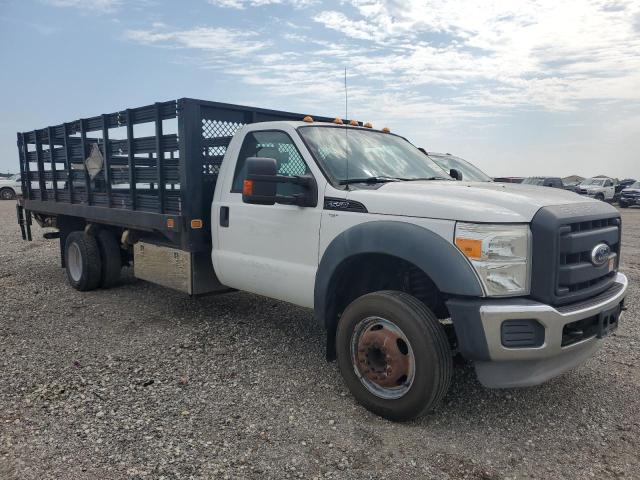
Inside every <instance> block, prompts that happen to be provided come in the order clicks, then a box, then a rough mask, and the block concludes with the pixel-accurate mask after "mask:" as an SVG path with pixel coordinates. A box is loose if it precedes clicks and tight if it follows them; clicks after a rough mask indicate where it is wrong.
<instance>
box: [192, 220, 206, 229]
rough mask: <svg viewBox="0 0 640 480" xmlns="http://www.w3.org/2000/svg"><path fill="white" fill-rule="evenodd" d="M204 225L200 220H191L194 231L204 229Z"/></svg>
mask: <svg viewBox="0 0 640 480" xmlns="http://www.w3.org/2000/svg"><path fill="white" fill-rule="evenodd" d="M202 225H203V222H202V220H200V219H199V218H194V219H193V220H191V228H193V229H194V230H197V229H200V228H202Z"/></svg>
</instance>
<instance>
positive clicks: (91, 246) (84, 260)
mask: <svg viewBox="0 0 640 480" xmlns="http://www.w3.org/2000/svg"><path fill="white" fill-rule="evenodd" d="M65 267H66V271H67V279H68V280H69V283H70V284H71V286H72V287H73V288H75V289H76V290H79V291H81V292H85V291H89V290H95V289H96V288H98V287H102V288H110V287H112V286H114V285H116V284H117V282H118V280H119V278H120V270H121V267H122V259H121V256H120V246H119V245H118V242H117V240H116V239H115V237H114V236H113V234H111V233H110V232H108V231H106V230H101V231H100V232H98V234H97V235H96V236H93V235H88V234H86V233H84V232H80V231H76V232H71V233H70V234H69V235H68V236H67V240H66V243H65Z"/></svg>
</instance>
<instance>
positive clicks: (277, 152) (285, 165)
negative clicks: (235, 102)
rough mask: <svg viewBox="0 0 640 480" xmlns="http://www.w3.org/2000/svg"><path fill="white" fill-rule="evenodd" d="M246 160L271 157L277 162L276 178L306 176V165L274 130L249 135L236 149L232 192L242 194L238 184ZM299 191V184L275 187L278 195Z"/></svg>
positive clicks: (288, 139)
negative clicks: (236, 159) (237, 150)
mask: <svg viewBox="0 0 640 480" xmlns="http://www.w3.org/2000/svg"><path fill="white" fill-rule="evenodd" d="M249 157H265V158H274V159H275V160H276V162H277V163H278V175H285V176H289V177H295V176H301V175H306V174H308V173H309V168H308V167H307V164H306V163H305V162H304V160H303V159H302V155H300V152H299V151H298V149H297V148H296V146H295V145H294V143H293V140H291V137H289V135H287V134H286V133H284V132H281V131H278V130H268V131H262V132H251V133H248V134H247V136H246V137H245V139H244V141H243V142H242V147H241V148H240V153H239V155H238V162H237V163H236V171H235V173H234V175H233V184H232V187H231V192H232V193H239V192H242V182H243V181H244V180H245V178H246V176H247V170H246V161H247V158H249ZM302 192H303V187H301V186H300V185H294V184H290V183H279V184H278V195H295V194H297V193H302Z"/></svg>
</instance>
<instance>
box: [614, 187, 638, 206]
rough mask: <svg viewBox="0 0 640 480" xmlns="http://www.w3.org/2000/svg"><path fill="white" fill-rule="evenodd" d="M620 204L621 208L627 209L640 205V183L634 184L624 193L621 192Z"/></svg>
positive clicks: (623, 191)
mask: <svg viewBox="0 0 640 480" xmlns="http://www.w3.org/2000/svg"><path fill="white" fill-rule="evenodd" d="M620 183H622V182H620ZM618 204H619V205H620V207H621V208H627V207H630V206H631V205H640V182H634V183H632V184H631V185H629V186H628V187H627V188H625V189H624V190H622V192H620V199H619V200H618Z"/></svg>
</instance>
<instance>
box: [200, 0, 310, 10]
mask: <svg viewBox="0 0 640 480" xmlns="http://www.w3.org/2000/svg"><path fill="white" fill-rule="evenodd" d="M207 2H208V3H210V4H211V5H214V6H216V7H223V8H235V9H237V10H243V9H245V8H247V7H263V6H267V5H289V6H292V7H294V8H303V7H308V6H310V5H313V4H315V3H317V0H207Z"/></svg>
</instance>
